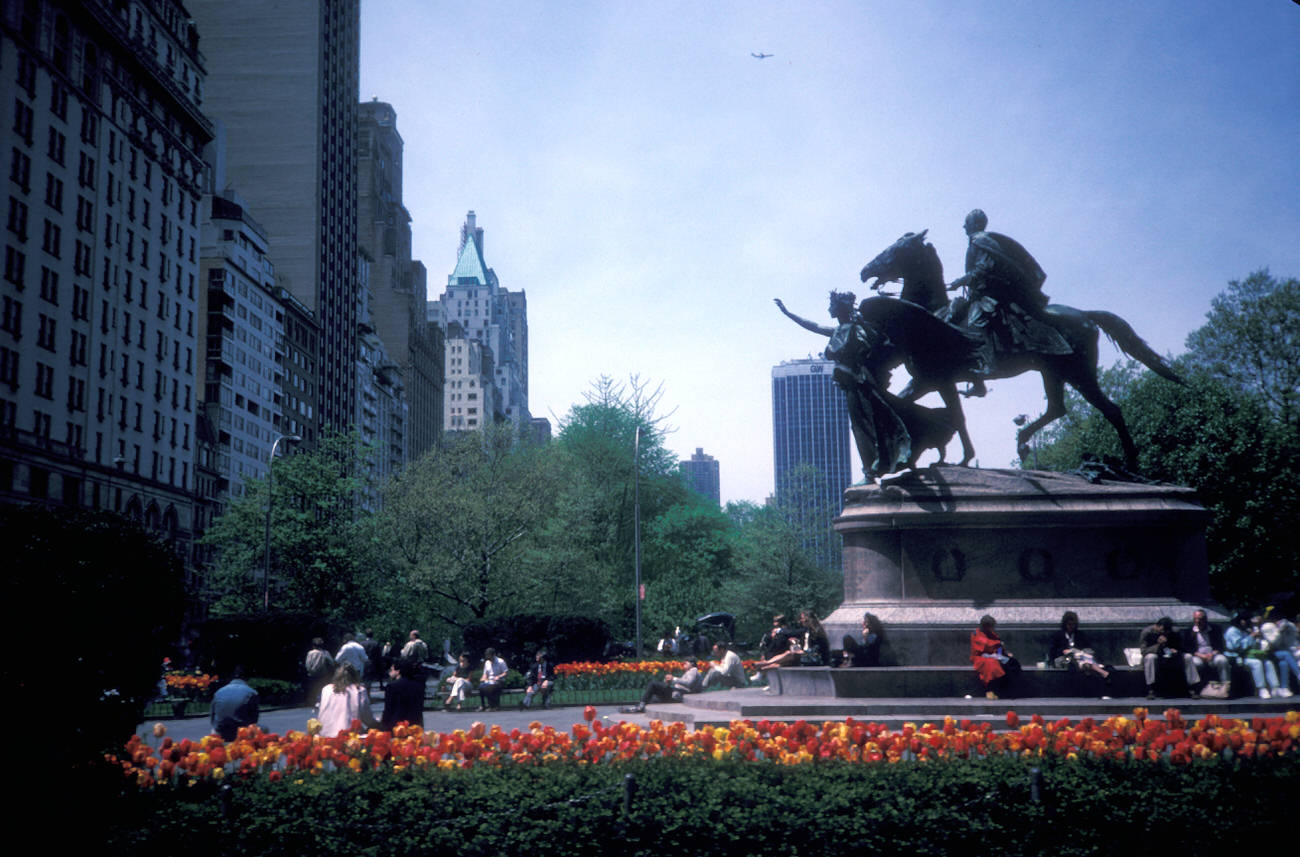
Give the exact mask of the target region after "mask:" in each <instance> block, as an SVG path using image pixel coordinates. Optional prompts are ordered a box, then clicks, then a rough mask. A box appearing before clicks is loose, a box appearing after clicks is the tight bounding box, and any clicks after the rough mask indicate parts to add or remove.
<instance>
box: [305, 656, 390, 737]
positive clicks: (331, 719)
mask: <svg viewBox="0 0 1300 857" xmlns="http://www.w3.org/2000/svg"><path fill="white" fill-rule="evenodd" d="M319 711H320V713H319V715H317V716H318V719H319V720H320V725H321V729H320V734H322V735H324V736H325V737H326V738H333V737H334V736H336V735H338V734H339V733H340V732H346V731H348V730H349V729H351V728H352V721H353V720H360V721H361V725H362V726H365V727H366V728H368V729H378V728H380V726H379V721H378V720H377V719H376V718H375V715H374V713H373V712H371V710H370V692H369V691H368V690H366V688H365V686H364V685H362V684H361V676H360V675H359V674H358V673H357V668H356V667H354V666H353V665H352V664H350V663H348V662H347V661H343V662H341V663H340V664H339V665H338V669H336V670H335V671H334V680H333V681H332V682H330V683H329V684H327V685H325V687H323V688H321V692H320V708H319Z"/></svg>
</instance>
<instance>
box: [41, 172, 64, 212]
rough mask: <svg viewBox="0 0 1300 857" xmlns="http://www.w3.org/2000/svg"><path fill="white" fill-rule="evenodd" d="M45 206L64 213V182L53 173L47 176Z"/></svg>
mask: <svg viewBox="0 0 1300 857" xmlns="http://www.w3.org/2000/svg"><path fill="white" fill-rule="evenodd" d="M45 204H46V205H48V206H49V207H50V208H52V209H54V210H55V211H63V181H62V179H57V178H55V177H54V175H53V174H52V173H46V174H45Z"/></svg>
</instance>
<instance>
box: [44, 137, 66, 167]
mask: <svg viewBox="0 0 1300 857" xmlns="http://www.w3.org/2000/svg"><path fill="white" fill-rule="evenodd" d="M67 148H68V138H67V137H64V136H63V135H62V134H60V133H59V132H58V131H55V130H54V129H53V128H51V129H50V142H49V147H48V148H47V149H46V154H47V155H49V156H50V160H51V161H54V163H56V164H58V165H59V166H64V164H65V163H66V157H67Z"/></svg>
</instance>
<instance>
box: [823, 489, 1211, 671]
mask: <svg viewBox="0 0 1300 857" xmlns="http://www.w3.org/2000/svg"><path fill="white" fill-rule="evenodd" d="M1208 518H1209V513H1208V512H1207V511H1206V510H1205V509H1204V507H1202V506H1201V505H1200V504H1199V503H1198V502H1197V500H1196V498H1195V495H1194V493H1193V491H1192V490H1191V489H1190V488H1185V487H1181V486H1174V485H1145V484H1137V483H1129V482H1102V483H1100V484H1094V483H1092V482H1089V481H1088V480H1086V479H1084V478H1082V477H1079V476H1074V475H1071V474H1062V473H1052V472H1047V471H1035V470H978V469H971V468H964V467H956V466H945V465H937V466H933V467H930V468H926V469H922V470H917V471H911V472H908V473H905V474H903V475H901V476H898V477H895V478H892V479H886V480H884V482H883V483H882V484H880V485H871V486H856V487H852V488H849V489H848V490H847V491H846V492H845V495H844V508H843V512H842V513H841V515H840V516H839V517H838V518H837V519H836V521H835V529H836V530H837V531H838V532H839V533H840V534H841V535H842V536H843V539H844V547H843V567H844V594H845V600H844V603H843V604H842V605H841V606H840V607H839V608H838V609H836V610H835V611H834V612H833V613H832V614H831V615H830V616H829V617H827V619H826V620H825V622H824V625H825V627H826V630H827V633H828V634H829V636H830V639H831V646H832V648H839V647H840V641H841V639H842V637H843V636H844V635H845V634H853V635H855V636H856V635H860V633H861V623H862V615H863V613H865V612H871V613H874V614H875V615H876V616H878V617H879V618H880V620H881V622H882V623H883V625H884V628H885V635H884V640H885V642H884V645H883V647H882V652H881V663H882V665H887V666H957V665H969V663H970V660H969V656H970V634H971V632H972V631H973V630H975V628H976V627H977V626H978V624H979V620H980V617H981V616H983V615H984V614H990V615H992V616H993V617H994V618H996V619H997V621H998V631H999V633H1000V635H1001V636H1002V638H1003V640H1004V642H1005V644H1006V647H1007V648H1008V649H1009V650H1010V651H1011V652H1013V653H1015V655H1016V656H1017V657H1018V658H1019V660H1020V661H1021V662H1022V663H1023V664H1024V665H1026V666H1031V665H1034V664H1037V663H1039V662H1042V661H1046V659H1047V648H1048V642H1049V640H1050V638H1051V636H1052V633H1053V632H1055V631H1056V630H1057V629H1058V628H1059V627H1060V620H1061V615H1062V613H1064V612H1065V611H1066V610H1074V611H1075V612H1076V613H1078V614H1079V620H1080V627H1081V629H1082V630H1083V631H1084V632H1085V633H1087V634H1088V636H1089V637H1090V638H1091V640H1092V643H1093V647H1094V648H1095V649H1096V650H1097V654H1098V655H1099V657H1100V658H1101V659H1102V660H1103V661H1105V662H1107V663H1113V664H1122V663H1123V662H1124V658H1123V649H1124V648H1125V647H1131V646H1136V645H1137V640H1138V635H1139V632H1140V631H1141V629H1142V628H1143V627H1145V626H1146V625H1149V624H1151V623H1152V622H1154V621H1155V620H1156V619H1157V618H1158V617H1160V616H1163V615H1168V616H1171V617H1172V618H1173V619H1174V623H1175V626H1176V627H1179V628H1181V627H1185V626H1186V625H1187V624H1188V623H1189V622H1190V619H1191V613H1192V610H1193V609H1195V608H1196V607H1198V606H1204V607H1206V608H1207V609H1208V610H1209V612H1210V618H1211V621H1214V622H1219V623H1224V622H1225V621H1226V618H1227V617H1226V616H1225V615H1224V614H1223V613H1222V611H1221V610H1218V609H1216V608H1215V607H1214V605H1211V604H1208V603H1207V601H1208V598H1209V572H1208V565H1207V561H1206V555H1205V536H1204V530H1205V524H1206V522H1207V520H1208ZM846 687H847V685H846Z"/></svg>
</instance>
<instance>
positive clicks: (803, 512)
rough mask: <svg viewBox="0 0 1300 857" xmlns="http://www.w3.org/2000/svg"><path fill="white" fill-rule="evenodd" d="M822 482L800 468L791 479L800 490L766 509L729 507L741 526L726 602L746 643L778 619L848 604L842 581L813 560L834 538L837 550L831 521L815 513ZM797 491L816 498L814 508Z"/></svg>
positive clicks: (822, 612)
mask: <svg viewBox="0 0 1300 857" xmlns="http://www.w3.org/2000/svg"><path fill="white" fill-rule="evenodd" d="M809 471H811V472H809ZM820 479H822V477H821V474H820V473H818V472H817V471H816V470H815V469H814V468H811V467H808V468H807V469H806V470H805V469H804V468H796V471H795V472H794V473H792V474H791V483H792V485H793V486H796V487H793V488H790V489H788V490H786V491H783V492H781V493H779V494H778V495H777V496H776V497H775V498H774V499H773V500H772V501H770V502H769V503H767V504H766V505H764V506H758V505H755V504H753V503H728V504H727V510H726V512H727V515H728V516H729V517H730V518H731V519H732V521H733V522H735V524H736V526H737V533H736V536H735V543H736V550H735V558H734V561H733V564H734V567H735V569H736V574H735V575H734V576H733V577H732V578H731V579H730V580H727V581H726V582H725V584H724V599H725V602H726V603H727V604H728V605H730V609H731V611H732V612H733V613H735V614H736V617H737V628H738V629H739V630H738V632H737V633H738V635H739V636H740V637H742V638H746V639H757V637H758V636H759V635H760V634H762V633H763V632H764V631H765V630H767V628H768V627H769V625H770V624H771V619H772V616H773V614H775V613H793V612H794V611H797V610H801V609H805V608H806V609H809V610H812V611H813V612H814V613H816V614H817V615H818V616H825V615H826V613H827V612H829V611H830V610H832V609H834V608H835V607H837V606H839V603H840V602H841V601H843V600H844V578H843V577H842V576H841V575H840V574H839V573H838V572H836V571H834V570H833V569H831V568H829V567H827V566H825V565H823V564H821V563H819V562H818V561H817V560H816V559H814V553H815V551H816V546H817V545H819V544H821V543H822V542H824V541H825V540H826V539H829V538H831V537H833V538H834V541H833V542H832V543H833V544H834V545H835V547H836V549H838V547H839V537H838V536H837V535H835V534H834V533H833V532H829V530H830V523H829V521H830V519H829V518H828V517H824V516H823V515H822V514H820V513H818V512H817V511H816V509H815V503H816V498H817V497H819V496H822V497H824V492H819V491H818V490H817V484H818V481H819V480H820ZM797 486H802V488H806V489H808V490H810V491H811V492H812V493H811V494H810V499H811V500H812V502H813V503H814V508H812V509H810V508H809V507H808V505H807V504H805V503H804V502H803V501H804V499H805V498H804V496H803V495H804V490H802V488H800V487H797ZM821 505H823V506H824V505H825V502H824V501H822V503H821ZM810 546H812V547H813V548H814V550H813V551H810V550H809V547H810Z"/></svg>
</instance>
